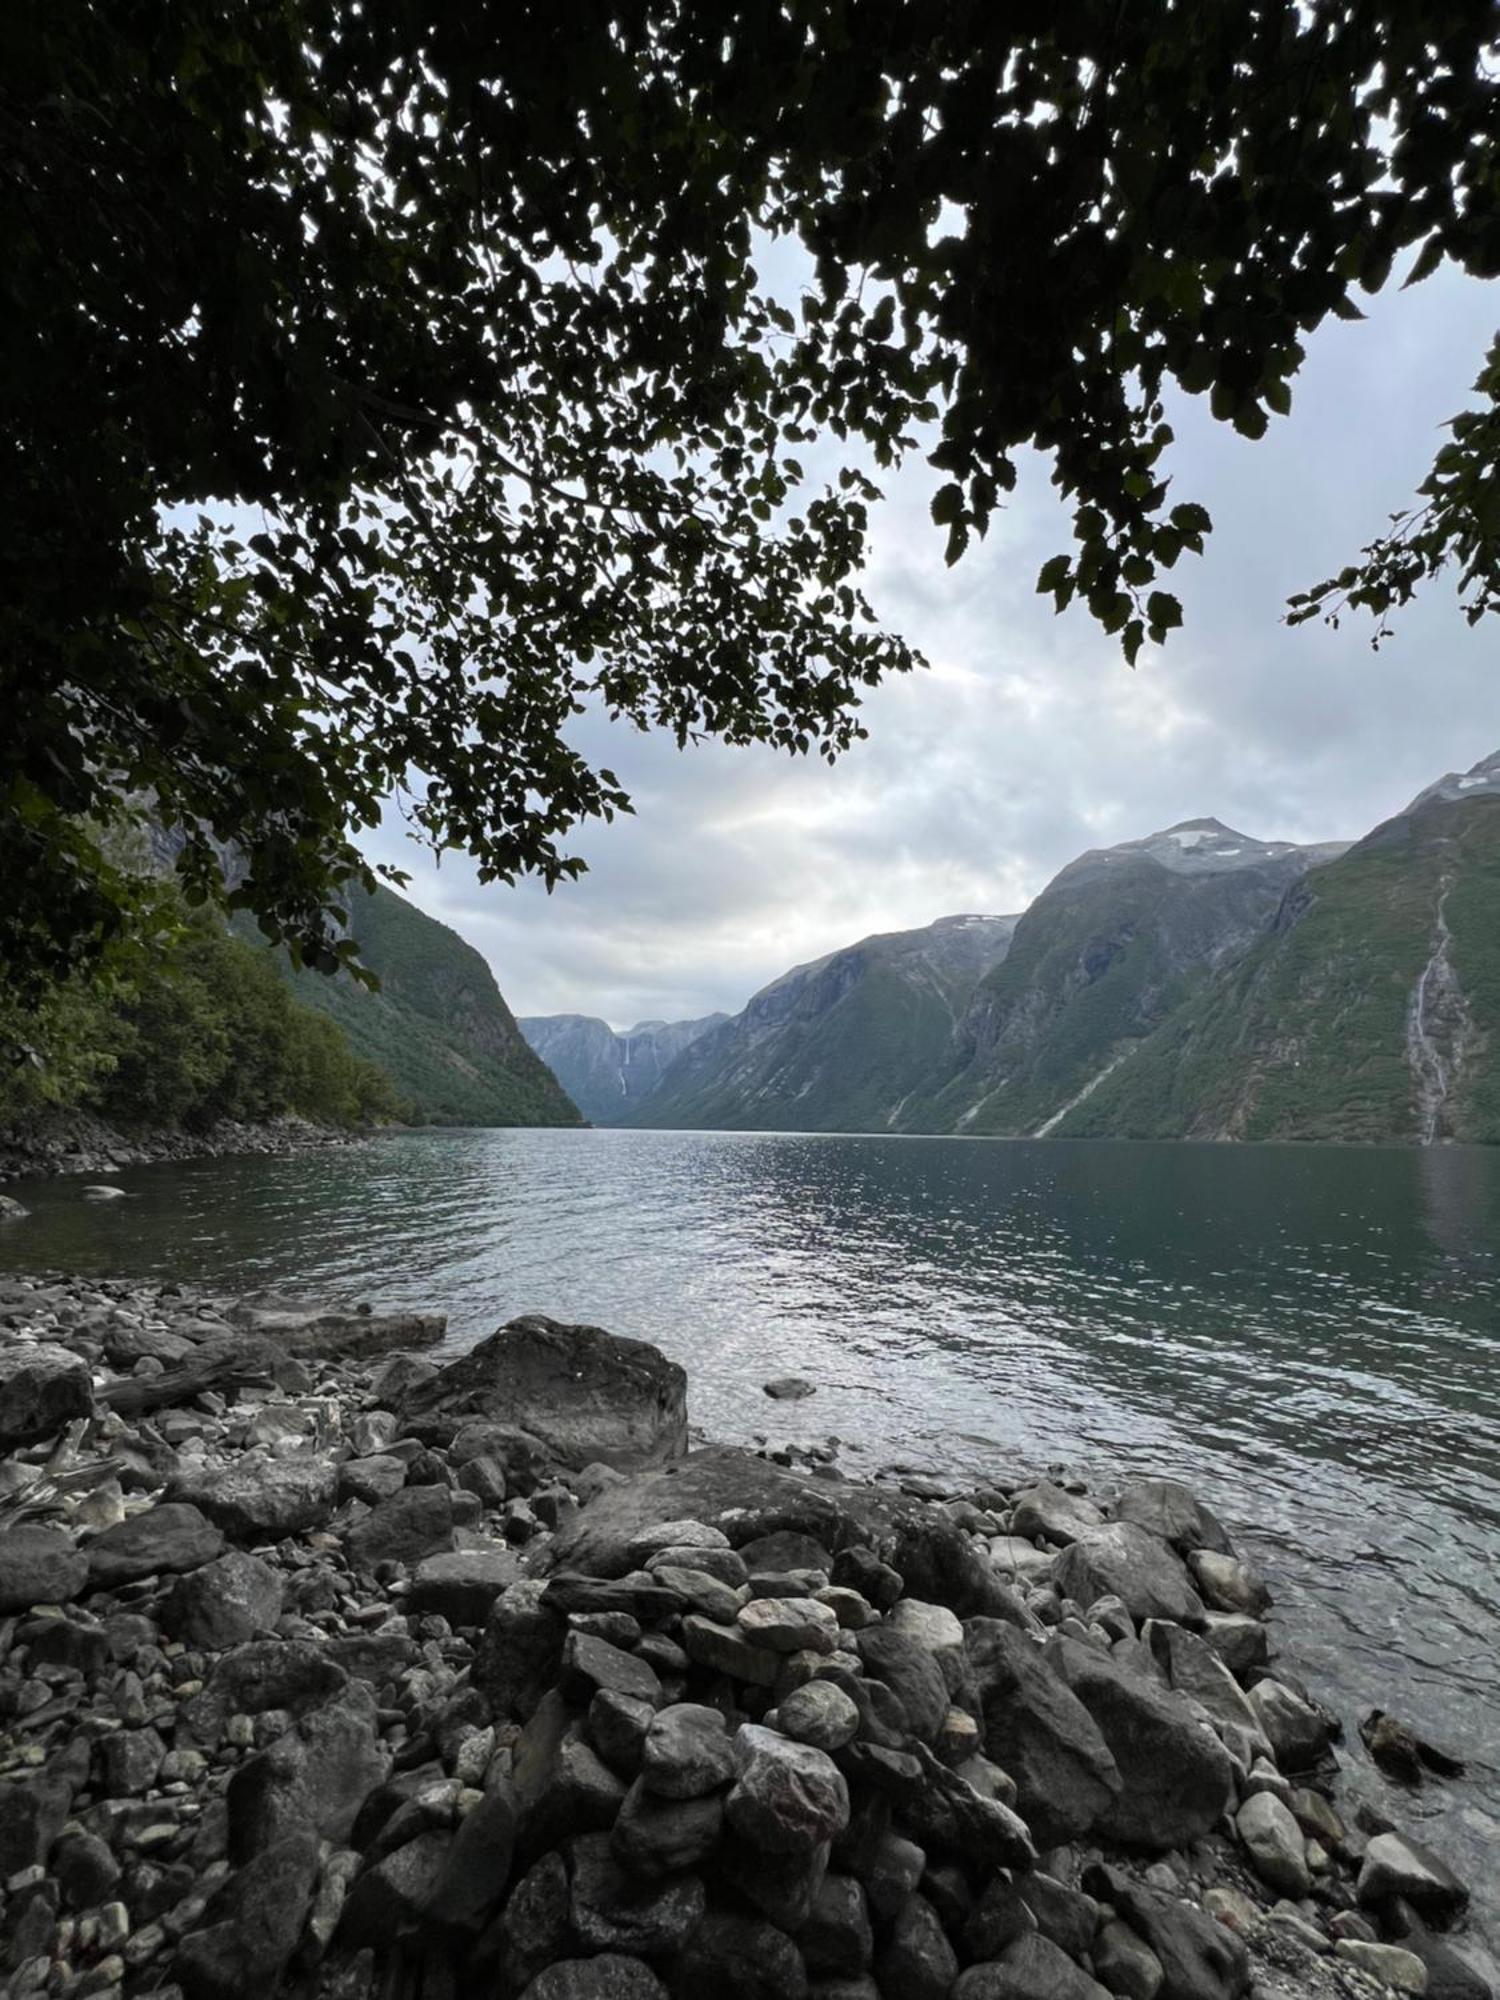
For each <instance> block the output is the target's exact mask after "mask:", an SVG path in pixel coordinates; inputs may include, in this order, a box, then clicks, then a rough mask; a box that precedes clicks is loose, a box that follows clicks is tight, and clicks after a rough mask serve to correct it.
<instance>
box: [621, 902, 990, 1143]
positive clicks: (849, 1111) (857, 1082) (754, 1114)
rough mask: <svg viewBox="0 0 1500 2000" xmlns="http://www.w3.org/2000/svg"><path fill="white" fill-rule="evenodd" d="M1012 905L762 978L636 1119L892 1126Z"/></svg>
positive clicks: (805, 1127) (941, 1044) (682, 1059)
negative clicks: (1003, 911)
mask: <svg viewBox="0 0 1500 2000" xmlns="http://www.w3.org/2000/svg"><path fill="white" fill-rule="evenodd" d="M1015 926H1016V919H1015V918H1014V917H943V918H941V919H940V920H939V921H938V922H937V923H935V924H929V925H928V926H927V927H926V929H925V930H919V931H891V932H887V933H886V934H884V935H882V936H878V937H868V938H863V939H861V941H860V942H859V943H858V944H853V945H849V946H847V947H846V948H845V949H844V950H843V951H835V952H830V953H829V954H828V956H827V957H826V958H819V959H814V961H813V962H812V964H810V965H799V966H796V967H794V968H793V970H792V971H790V972H788V973H785V974H784V975H783V976H782V977H781V978H780V979H777V980H775V981H773V982H772V984H771V985H769V986H766V987H763V988H762V989H761V991H760V992H759V993H757V994H756V995H755V997H754V998H753V999H752V1000H751V1001H750V1004H749V1005H748V1006H747V1007H746V1008H745V1010H744V1012H743V1013H740V1014H736V1015H734V1016H733V1018H732V1019H730V1020H727V1021H724V1022H722V1023H721V1024H720V1026H718V1027H716V1028H713V1029H711V1030H710V1031H709V1033H707V1034H706V1035H703V1036H700V1037H699V1039H698V1040H696V1041H695V1042H693V1043H692V1044H691V1046H690V1047H689V1048H688V1049H687V1050H686V1051H685V1052H684V1053H683V1054H682V1055H681V1056H679V1057H678V1059H677V1061H676V1062H675V1063H674V1064H673V1065H672V1067H671V1068H670V1069H669V1070H668V1071H667V1073H666V1075H665V1076H664V1077H663V1078H662V1080H661V1083H660V1084H659V1085H658V1086H657V1088H656V1090H655V1091H654V1092H653V1093H652V1094H651V1096H650V1097H648V1098H646V1099H645V1100H644V1102H643V1103H641V1104H639V1105H638V1106H637V1107H636V1108H635V1111H634V1112H633V1114H632V1116H631V1118H630V1120H629V1122H630V1123H632V1124H636V1125H673V1126H679V1127H695V1126H710V1127H718V1126H723V1127H727V1128H734V1127H748V1128H754V1129H765V1128H770V1129H774V1130H780V1131H803V1132H840V1131H887V1130H890V1129H892V1128H895V1127H897V1126H898V1125H899V1121H900V1116H901V1111H902V1106H903V1104H904V1102H905V1100H906V1098H907V1097H908V1096H909V1094H910V1093H911V1090H912V1088H913V1083H914V1080H915V1079H916V1078H917V1077H918V1076H920V1075H922V1074H924V1073H925V1071H926V1070H927V1068H928V1066H929V1065H931V1064H933V1063H936V1062H938V1061H940V1060H941V1057H942V1053H943V1051H944V1050H945V1049H946V1048H947V1047H948V1046H949V1043H950V1041H951V1038H952V1036H953V1034H954V1031H955V1029H956V1027H957V1025H958V1022H959V1021H960V1019H961V1018H962V1015H963V1011H964V1008H965V1005H966V1004H967V1002H968V999H969V996H970V994H971V993H972V992H973V990H974V985H975V982H976V981H977V980H978V979H979V978H980V976H981V974H983V973H984V972H986V971H988V970H989V968H990V967H991V966H993V965H996V964H998V963H999V961H1000V960H1001V959H1003V958H1004V956H1005V953H1006V951H1007V949H1008V948H1009V945H1010V941H1011V933H1012V932H1013V931H1014V929H1015Z"/></svg>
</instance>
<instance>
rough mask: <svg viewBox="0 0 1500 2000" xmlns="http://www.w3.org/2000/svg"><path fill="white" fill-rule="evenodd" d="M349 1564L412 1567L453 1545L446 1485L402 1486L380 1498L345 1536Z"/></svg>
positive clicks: (356, 1566) (370, 1567)
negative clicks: (383, 1498)
mask: <svg viewBox="0 0 1500 2000" xmlns="http://www.w3.org/2000/svg"><path fill="white" fill-rule="evenodd" d="M344 1546H345V1548H346V1549H347V1550H348V1553H349V1564H350V1567H351V1568H352V1569H355V1570H365V1571H370V1570H373V1569H374V1568H375V1567H376V1565H377V1564H378V1563H383V1562H398V1563H404V1564H405V1565H406V1567H407V1568H408V1569H415V1568H416V1566H417V1564H418V1563H420V1562H421V1561H422V1560H423V1559H424V1558H425V1557H427V1556H436V1555H444V1554H447V1553H449V1552H451V1550H452V1548H453V1502H452V1500H451V1499H450V1498H449V1494H448V1488H447V1487H446V1486H404V1487H403V1488H402V1489H401V1491H400V1492H399V1493H393V1494H392V1495H391V1497H390V1499H389V1500H382V1501H381V1502H380V1505H379V1506H378V1507H375V1508H372V1509H371V1511H370V1512H369V1513H368V1514H367V1515H366V1516H365V1518H364V1519H363V1520H362V1521H356V1522H355V1524H354V1526H353V1527H352V1528H351V1529H350V1530H349V1532H348V1534H347V1535H346V1536H345V1537H344Z"/></svg>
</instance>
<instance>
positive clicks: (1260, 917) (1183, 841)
mask: <svg viewBox="0 0 1500 2000" xmlns="http://www.w3.org/2000/svg"><path fill="white" fill-rule="evenodd" d="M1342 851H1343V849H1342V846H1341V845H1340V844H1339V843H1336V842H1335V843H1328V844H1326V845H1323V846H1318V847H1298V846H1294V845H1292V844H1291V843H1290V842H1288V841H1261V840H1253V839H1251V838H1250V837H1249V836H1248V835H1246V834H1242V833H1236V832H1235V831H1234V829H1233V828H1231V827H1227V826H1225V825H1224V824H1223V823H1222V822H1221V821H1219V820H1216V819H1191V820H1183V821H1181V822H1180V823H1179V824H1178V825H1176V826H1172V827H1168V828H1166V829H1165V830H1164V831H1163V832H1161V833H1154V834H1151V835H1149V836H1148V837H1147V838H1146V839H1144V840H1130V841H1124V842H1122V843H1121V844H1120V845H1119V846H1117V847H1108V848H1094V849H1091V850H1090V851H1089V852H1088V853H1086V854H1084V855H1081V856H1080V857H1079V859H1078V860H1077V861H1074V862H1071V863H1070V864H1069V865H1068V867H1066V868H1064V869H1063V870H1062V872H1061V873H1060V874H1059V875H1057V876H1055V877H1054V878H1053V880H1052V881H1051V882H1050V883H1049V884H1048V885H1047V887H1046V888H1045V889H1044V890H1043V891H1042V893H1041V895H1039V896H1038V897H1037V899H1036V901H1035V902H1034V903H1033V904H1032V905H1031V907H1030V908H1029V909H1028V910H1027V911H1026V913H1025V914H1024V916H1022V917H1021V918H1020V920H1019V922H1018V923H1017V924H1016V927H1015V935H1014V937H1013V938H1012V940H1011V946H1010V950H1009V952H1008V953H1007V954H1006V956H1005V958H1004V960H1003V961H1002V962H1001V963H1000V964H999V965H997V966H995V967H994V968H993V969H992V970H991V971H990V972H989V973H987V974H986V976H985V977H984V978H983V979H982V980H980V982H979V983H978V985H977V986H976V987H975V989H974V992H973V994H972V996H971V998H970V1000H969V1003H968V1005H967V1007H966V1009H965V1010H964V1013H963V1015H962V1017H961V1018H960V1019H959V1021H958V1022H957V1024H956V1027H955V1030H954V1034H953V1037H952V1040H951V1043H950V1044H949V1046H948V1047H946V1048H944V1049H942V1050H941V1051H938V1052H937V1054H936V1057H935V1060H934V1061H933V1063H932V1065H931V1067H930V1071H929V1074H928V1076H927V1078H926V1080H925V1081H924V1082H923V1083H922V1084H921V1085H920V1086H918V1087H917V1088H916V1089H915V1090H914V1091H913V1092H912V1095H911V1098H910V1101H909V1102H908V1104H907V1105H906V1108H905V1110H904V1111H903V1113H902V1116H901V1120H900V1123H901V1125H902V1126H903V1127H904V1128H905V1129H906V1130H910V1131H929V1132H975V1133H979V1132H987V1133H997V1134H1009V1135H1017V1136H1019V1135H1029V1136H1034V1137H1041V1136H1045V1135H1046V1134H1047V1133H1049V1132H1052V1131H1054V1130H1057V1129H1060V1128H1061V1127H1062V1125H1063V1124H1064V1123H1065V1121H1066V1120H1067V1118H1068V1116H1069V1113H1070V1111H1071V1109H1072V1107H1074V1106H1076V1105H1079V1104H1081V1103H1083V1102H1084V1101H1086V1100H1087V1099H1088V1098H1090V1097H1091V1096H1092V1095H1093V1094H1094V1093H1095V1092H1096V1091H1098V1090H1100V1089H1101V1088H1102V1087H1103V1084H1104V1082H1105V1080H1106V1079H1107V1077H1108V1076H1109V1075H1110V1074H1112V1073H1113V1071H1114V1069H1115V1068H1116V1067H1117V1066H1118V1065H1120V1064H1122V1063H1124V1062H1125V1061H1127V1060H1128V1059H1129V1058H1130V1056H1131V1053H1132V1051H1133V1050H1135V1049H1136V1048H1137V1047H1138V1046H1139V1045H1140V1044H1141V1043H1142V1042H1143V1041H1144V1040H1145V1039H1146V1038H1147V1037H1148V1036H1150V1035H1151V1034H1152V1033H1153V1032H1154V1031H1155V1030H1156V1029H1157V1028H1158V1027H1160V1025H1161V1024H1162V1023H1163V1022H1164V1021H1166V1020H1167V1019H1169V1018H1170V1017H1171V1016H1172V1015H1173V1013H1174V1012H1175V1010H1176V1009H1178V1008H1179V1007H1181V1006H1182V1005H1183V1004H1185V1002H1186V1001H1187V1000H1188V999H1189V997H1190V996H1191V995H1192V994H1193V993H1194V991H1195V990H1196V989H1197V987H1198V986H1200V985H1201V984H1202V983H1203V982H1204V981H1205V980H1207V979H1211V978H1212V977H1213V976H1214V975H1215V973H1217V972H1218V971H1220V970H1221V969H1222V968H1224V967H1225V966H1228V965H1231V964H1233V963H1234V962H1235V961H1237V960H1238V959H1239V958H1241V957H1242V956H1243V955H1244V954H1245V953H1246V952H1247V951H1248V950H1249V949H1250V948H1251V946H1252V945H1253V944H1254V943H1255V942H1256V940H1257V939H1258V938H1259V937H1260V936H1261V934H1262V933H1263V932H1264V931H1265V929H1266V928H1267V926H1268V925H1269V924H1270V923H1271V922H1272V921H1273V920H1274V919H1275V917H1276V913H1277V911H1278V910H1279V908H1280V907H1281V903H1282V898H1283V897H1284V895H1285V894H1286V892H1287V890H1288V889H1289V888H1290V887H1291V885H1292V884H1293V883H1294V882H1296V881H1297V880H1298V879H1299V878H1300V877H1301V876H1303V875H1304V874H1305V873H1306V872H1307V870H1308V869H1309V868H1314V867H1317V866H1318V865H1319V864H1320V863H1324V862H1327V861H1329V860H1331V859H1333V858H1334V857H1335V856H1336V855H1338V854H1340V853H1341V852H1342ZM1069 1129H1071V1128H1069Z"/></svg>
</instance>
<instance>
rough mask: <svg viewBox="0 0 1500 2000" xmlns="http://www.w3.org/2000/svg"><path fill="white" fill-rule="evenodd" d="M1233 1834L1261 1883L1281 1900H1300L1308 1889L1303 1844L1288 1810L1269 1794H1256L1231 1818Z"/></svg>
mask: <svg viewBox="0 0 1500 2000" xmlns="http://www.w3.org/2000/svg"><path fill="white" fill-rule="evenodd" d="M1234 1826H1235V1832H1236V1833H1238V1835H1239V1837H1240V1839H1241V1841H1242V1842H1243V1843H1244V1847H1245V1852H1246V1853H1247V1854H1248V1855H1249V1856H1250V1859H1251V1862H1252V1863H1253V1865H1254V1868H1255V1872H1256V1874H1257V1875H1259V1877H1260V1879H1261V1880H1262V1882H1264V1883H1266V1884H1267V1885H1268V1886H1269V1887H1270V1888H1272V1889H1275V1890H1276V1891H1277V1892H1278V1894H1280V1895H1283V1896H1291V1897H1294V1898H1295V1897H1301V1896H1305V1895H1307V1894H1308V1893H1309V1892H1310V1890H1311V1888H1312V1874H1311V1871H1310V1870H1309V1868H1308V1865H1307V1843H1306V1841H1305V1840H1304V1839H1303V1837H1302V1829H1301V1827H1300V1826H1298V1824H1297V1822H1296V1820H1295V1819H1294V1818H1293V1817H1292V1812H1291V1809H1290V1807H1288V1806H1285V1805H1283V1804H1282V1802H1281V1800H1280V1799H1278V1798H1277V1797H1276V1795H1275V1794H1274V1793H1273V1792H1256V1793H1254V1794H1253V1795H1252V1796H1251V1797H1250V1798H1248V1799H1246V1801H1245V1803H1244V1804H1243V1805H1242V1806H1241V1807H1240V1809H1239V1811H1238V1812H1237V1813H1236V1814H1235V1820H1234Z"/></svg>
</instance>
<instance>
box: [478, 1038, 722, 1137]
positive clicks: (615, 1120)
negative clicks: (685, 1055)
mask: <svg viewBox="0 0 1500 2000" xmlns="http://www.w3.org/2000/svg"><path fill="white" fill-rule="evenodd" d="M728 1019H729V1016H728V1015H727V1014H706V1015H704V1017H703V1018H702V1019H701V1020H698V1021H638V1022H637V1023H636V1025H635V1026H634V1027H633V1028H626V1029H625V1030H624V1031H623V1033H620V1034H617V1033H616V1032H615V1030H614V1029H613V1028H611V1027H610V1025H609V1023H608V1022H607V1021H600V1020H598V1019H596V1018H595V1017H594V1016H593V1015H590V1014H529V1015H525V1016H523V1017H522V1018H521V1019H519V1020H518V1021H517V1022H516V1026H517V1027H518V1028H519V1029H520V1030H521V1033H522V1034H523V1035H524V1036H525V1037H526V1039H527V1041H528V1042H529V1043H530V1045H531V1047H532V1048H533V1049H535V1050H536V1052H537V1054H538V1055H539V1056H540V1057H541V1059H542V1061H543V1062H544V1063H546V1064H547V1066H548V1067H549V1069H551V1071H552V1073H553V1075H554V1076H555V1077H556V1078H557V1080H558V1082H559V1083H560V1084H561V1085H562V1087H563V1089H564V1090H565V1091H566V1092H567V1093H568V1095H569V1097H571V1098H572V1100H573V1102H574V1103H575V1104H576V1105H577V1106H578V1108H579V1110H580V1111H581V1112H582V1113H583V1115H584V1117H585V1118H587V1119H588V1120H589V1122H590V1123H591V1124H594V1125H620V1124H623V1123H624V1122H625V1120H626V1119H627V1118H628V1116H629V1114H630V1113H631V1112H632V1111H633V1110H634V1109H635V1108H636V1106H637V1105H638V1104H640V1103H641V1102H642V1100H643V1099H645V1098H646V1097H649V1096H650V1094H651V1092H652V1091H653V1090H655V1088H656V1086H657V1085H658V1084H659V1083H660V1082H661V1079H662V1077H663V1076H664V1075H665V1073H666V1071H667V1070H668V1069H670V1067H671V1066H672V1064H673V1063H674V1062H675V1061H676V1060H677V1058H678V1056H680V1055H681V1054H682V1052H683V1050H684V1049H685V1048H688V1047H689V1046H690V1045H691V1044H692V1043H693V1042H695V1041H697V1039H698V1037H699V1036H700V1035H702V1034H705V1033H706V1032H707V1031H708V1029H710V1028H716V1027H718V1025H719V1024H720V1022H721V1021H727V1020H728Z"/></svg>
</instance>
